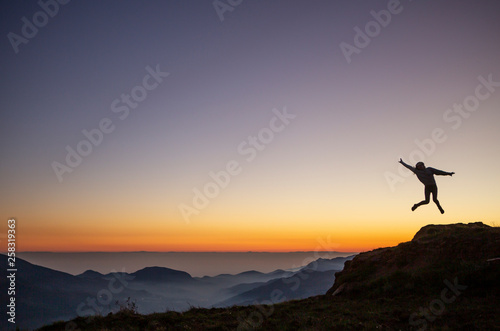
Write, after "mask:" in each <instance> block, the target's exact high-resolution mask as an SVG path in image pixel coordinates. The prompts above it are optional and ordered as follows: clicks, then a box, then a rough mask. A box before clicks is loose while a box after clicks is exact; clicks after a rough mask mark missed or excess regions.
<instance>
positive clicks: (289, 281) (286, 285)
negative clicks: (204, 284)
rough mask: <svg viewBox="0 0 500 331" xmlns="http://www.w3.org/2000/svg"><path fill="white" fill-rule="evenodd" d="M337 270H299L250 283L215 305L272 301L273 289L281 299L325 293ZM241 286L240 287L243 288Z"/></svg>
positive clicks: (302, 297) (223, 305)
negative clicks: (260, 281)
mask: <svg viewBox="0 0 500 331" xmlns="http://www.w3.org/2000/svg"><path fill="white" fill-rule="evenodd" d="M335 272H336V271H335V270H328V271H314V270H308V271H307V272H306V271H304V272H298V273H296V274H295V275H293V276H291V277H288V278H280V279H274V280H270V281H268V282H266V283H264V284H258V286H256V287H255V288H251V287H252V285H253V284H248V286H249V290H248V291H245V292H243V293H241V294H237V295H235V296H234V297H232V298H229V299H227V300H224V301H222V302H219V303H218V304H216V305H214V307H226V306H231V305H251V304H256V303H261V302H271V297H272V296H273V294H272V293H273V291H274V293H276V294H279V298H280V301H285V300H295V299H304V298H307V297H310V296H314V295H319V294H323V293H325V291H326V290H328V288H329V285H327V284H328V280H331V279H333V278H334V275H335ZM243 288H244V287H243V286H241V287H239V288H238V289H243Z"/></svg>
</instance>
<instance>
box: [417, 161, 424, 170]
mask: <svg viewBox="0 0 500 331" xmlns="http://www.w3.org/2000/svg"><path fill="white" fill-rule="evenodd" d="M415 168H417V169H418V170H424V169H425V164H424V162H417V164H416V165H415Z"/></svg>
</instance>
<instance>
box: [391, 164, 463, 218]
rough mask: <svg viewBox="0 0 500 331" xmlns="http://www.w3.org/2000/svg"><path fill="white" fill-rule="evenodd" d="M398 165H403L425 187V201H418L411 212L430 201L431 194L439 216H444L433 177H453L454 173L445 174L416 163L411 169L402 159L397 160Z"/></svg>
mask: <svg viewBox="0 0 500 331" xmlns="http://www.w3.org/2000/svg"><path fill="white" fill-rule="evenodd" d="M399 163H401V164H402V165H404V166H405V167H406V168H408V169H410V170H411V171H412V172H413V173H414V174H415V175H417V177H418V179H419V180H420V181H421V182H422V184H424V185H425V190H424V194H425V200H422V201H420V202H419V203H416V204H414V205H413V207H411V210H412V211H414V210H415V209H417V208H418V207H420V206H421V205H426V204H428V203H429V201H430V196H431V193H432V201H434V202H435V203H436V205H437V207H438V208H439V211H440V212H441V214H444V210H443V208H441V205H440V204H439V201H438V199H437V197H438V188H437V185H436V180H435V179H434V175H441V176H453V175H454V174H455V173H454V172H446V171H442V170H438V169H434V168H431V167H427V168H426V167H425V165H424V163H423V162H418V163H417V164H416V165H415V168H414V167H412V166H411V165H408V164H406V163H404V161H403V159H399Z"/></svg>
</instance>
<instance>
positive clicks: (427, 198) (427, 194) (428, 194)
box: [411, 185, 431, 211]
mask: <svg viewBox="0 0 500 331" xmlns="http://www.w3.org/2000/svg"><path fill="white" fill-rule="evenodd" d="M424 196H425V200H422V201H420V202H419V203H416V204H414V205H413V207H411V210H412V211H414V210H415V209H417V208H418V207H420V206H422V205H426V204H428V203H429V201H430V197H431V188H430V187H428V185H426V186H425V189H424Z"/></svg>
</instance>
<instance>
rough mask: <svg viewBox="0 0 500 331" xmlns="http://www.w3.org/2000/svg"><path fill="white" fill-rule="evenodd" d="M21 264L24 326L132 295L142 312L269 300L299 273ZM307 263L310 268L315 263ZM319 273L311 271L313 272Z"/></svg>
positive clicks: (100, 308)
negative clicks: (273, 289)
mask: <svg viewBox="0 0 500 331" xmlns="http://www.w3.org/2000/svg"><path fill="white" fill-rule="evenodd" d="M350 258H352V257H349V258H335V259H334V260H335V261H336V262H335V264H331V266H335V267H338V266H339V265H340V264H342V265H343V262H345V261H346V260H348V259H350ZM0 261H3V262H0V263H4V265H6V263H7V257H6V256H5V255H0ZM16 262H17V266H18V269H19V270H22V272H19V273H18V279H17V284H16V285H17V289H18V292H17V293H16V295H17V296H18V297H19V298H22V300H19V304H18V306H17V317H18V318H17V321H18V322H17V323H16V326H19V327H21V328H35V327H39V326H41V325H44V324H48V323H51V322H54V321H56V320H61V319H71V318H73V317H76V316H77V315H80V316H85V315H89V314H92V315H93V314H100V315H106V314H108V313H109V312H113V311H117V310H118V309H119V304H123V303H124V302H126V300H127V299H128V298H130V299H131V300H132V301H133V302H134V303H135V304H136V305H137V307H138V311H139V312H141V313H152V312H155V311H156V312H162V311H165V310H175V311H183V310H187V309H189V307H191V306H193V305H195V306H198V307H211V306H213V305H216V304H220V302H223V301H225V300H228V304H229V302H235V303H241V302H240V300H239V297H238V295H239V294H241V293H243V292H247V291H249V290H255V291H254V292H253V294H252V295H253V296H252V300H262V299H265V298H266V292H265V290H262V289H260V290H259V288H260V287H265V286H266V284H267V283H268V282H271V281H272V280H281V279H282V278H284V277H291V276H293V275H294V274H296V273H297V272H298V271H296V272H291V271H286V270H279V269H278V270H275V271H273V272H269V273H262V272H258V271H255V270H250V271H246V272H242V273H239V274H236V275H229V274H221V275H218V276H213V277H208V276H205V277H192V276H191V275H190V274H189V273H187V272H184V271H179V270H174V269H170V268H165V267H157V266H152V267H146V268H143V269H140V270H137V271H135V272H132V273H127V272H119V271H117V272H111V273H108V274H102V273H99V272H96V271H93V270H86V271H85V272H83V273H81V274H79V275H76V276H74V275H70V274H68V273H64V272H61V271H56V270H52V269H49V268H45V267H41V266H37V265H34V264H31V263H29V262H27V261H25V260H22V259H19V258H18V259H16ZM328 262H329V260H321V261H319V262H318V263H317V267H318V268H321V269H324V268H326V269H328V267H329V266H330V265H329V264H328ZM305 267H308V268H311V264H309V265H308V266H305ZM305 267H304V268H305ZM340 269H341V268H338V269H336V270H335V271H338V270H340ZM315 272H316V271H315V270H312V272H310V273H311V274H314V273H315ZM317 272H319V271H317ZM333 273H334V272H332V273H331V277H333ZM6 276H7V274H6V271H5V269H2V270H0V277H1V279H0V286H3V287H2V288H6V287H5V286H6V280H7V278H6ZM331 277H329V278H328V277H324V278H322V281H323V287H324V286H330V285H331ZM259 291H260V292H259ZM322 292H324V290H323V289H322V288H320V287H317V288H316V290H314V288H311V290H310V291H309V292H308V293H309V294H311V295H317V294H321V293H322ZM259 293H260V296H259ZM300 295H301V296H300ZM301 297H303V294H302V293H299V292H297V294H296V295H295V296H294V295H290V296H289V299H294V298H301ZM0 298H1V299H2V300H3V301H2V302H6V300H7V299H8V298H7V293H6V291H2V292H1V293H0ZM231 298H232V299H231ZM247 299H248V298H247ZM245 300H246V299H245ZM117 302H118V303H119V304H118V305H117V304H116V303H117ZM245 302H246V301H245ZM6 323H7V322H6V320H5V319H4V320H1V321H0V329H2V330H4V329H5V330H7V328H8V327H9V326H10V325H8V324H6Z"/></svg>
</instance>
